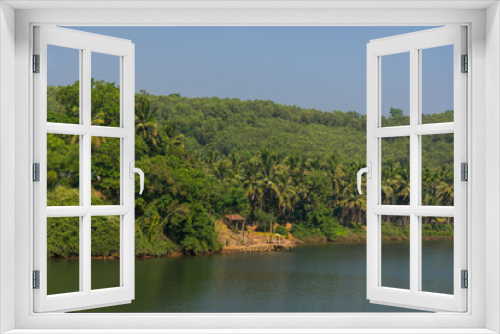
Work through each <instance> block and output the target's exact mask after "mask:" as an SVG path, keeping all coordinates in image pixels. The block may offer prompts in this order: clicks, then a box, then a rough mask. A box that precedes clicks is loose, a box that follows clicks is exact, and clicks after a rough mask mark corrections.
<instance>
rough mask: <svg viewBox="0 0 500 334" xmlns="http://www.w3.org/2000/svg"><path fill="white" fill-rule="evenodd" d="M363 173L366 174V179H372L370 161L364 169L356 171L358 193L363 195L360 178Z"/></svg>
mask: <svg viewBox="0 0 500 334" xmlns="http://www.w3.org/2000/svg"><path fill="white" fill-rule="evenodd" d="M363 173H366V175H367V177H368V178H369V179H371V178H372V163H371V162H370V161H368V167H365V168H361V169H360V170H359V171H358V192H359V193H360V194H362V193H363V191H362V190H361V176H362V175H363Z"/></svg>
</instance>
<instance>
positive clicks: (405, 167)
mask: <svg viewBox="0 0 500 334" xmlns="http://www.w3.org/2000/svg"><path fill="white" fill-rule="evenodd" d="M381 185H382V188H381V191H382V204H383V205H409V204H410V137H392V138H382V183H381Z"/></svg>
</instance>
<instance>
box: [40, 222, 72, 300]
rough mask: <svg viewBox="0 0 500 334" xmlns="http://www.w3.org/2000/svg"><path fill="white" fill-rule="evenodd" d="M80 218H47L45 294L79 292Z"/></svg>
mask: <svg viewBox="0 0 500 334" xmlns="http://www.w3.org/2000/svg"><path fill="white" fill-rule="evenodd" d="M79 255H80V218H79V217H62V218H47V294H48V295H54V294H58V293H67V292H77V291H80V276H79V275H80V269H79V267H80V262H79V260H78V257H79Z"/></svg>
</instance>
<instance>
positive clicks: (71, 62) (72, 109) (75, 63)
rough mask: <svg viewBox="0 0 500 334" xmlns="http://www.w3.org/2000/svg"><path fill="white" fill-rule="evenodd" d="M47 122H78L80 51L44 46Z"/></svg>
mask: <svg viewBox="0 0 500 334" xmlns="http://www.w3.org/2000/svg"><path fill="white" fill-rule="evenodd" d="M47 122H55V123H69V124H79V123H80V50H77V49H70V48H65V47H61V46H54V45H47Z"/></svg>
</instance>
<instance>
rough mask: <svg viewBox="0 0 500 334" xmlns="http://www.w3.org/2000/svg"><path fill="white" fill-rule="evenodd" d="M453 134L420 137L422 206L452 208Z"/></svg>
mask: <svg viewBox="0 0 500 334" xmlns="http://www.w3.org/2000/svg"><path fill="white" fill-rule="evenodd" d="M453 156H454V154H453V134H452V133H450V134H440V135H429V136H422V205H442V206H453V197H454V182H453V166H454V163H453V159H454V157H453Z"/></svg>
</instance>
